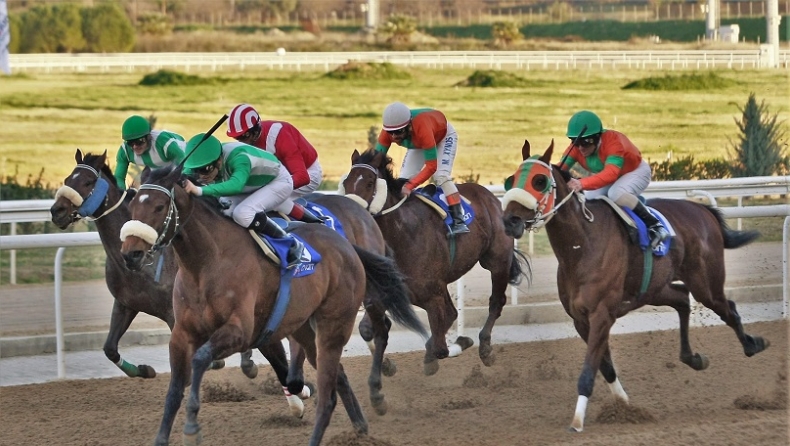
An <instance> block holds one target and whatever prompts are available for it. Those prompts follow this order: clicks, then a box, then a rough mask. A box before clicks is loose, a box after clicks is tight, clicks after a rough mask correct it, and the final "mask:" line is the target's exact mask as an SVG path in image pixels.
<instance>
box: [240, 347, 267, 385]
mask: <svg viewBox="0 0 790 446" xmlns="http://www.w3.org/2000/svg"><path fill="white" fill-rule="evenodd" d="M261 354H263V352H261ZM264 356H266V355H264ZM267 359H268V358H267ZM270 362H271V361H270ZM241 371H242V373H244V375H245V376H246V377H247V378H249V379H255V377H256V376H258V364H255V361H253V360H252V350H247V351H246V352H244V353H242V354H241Z"/></svg>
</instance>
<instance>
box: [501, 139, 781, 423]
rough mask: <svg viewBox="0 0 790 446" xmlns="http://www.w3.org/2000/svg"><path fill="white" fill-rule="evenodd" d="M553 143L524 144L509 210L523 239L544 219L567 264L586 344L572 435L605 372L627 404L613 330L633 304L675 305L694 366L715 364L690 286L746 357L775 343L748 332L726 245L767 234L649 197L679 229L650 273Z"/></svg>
mask: <svg viewBox="0 0 790 446" xmlns="http://www.w3.org/2000/svg"><path fill="white" fill-rule="evenodd" d="M553 149H554V141H552V143H551V145H550V146H549V148H548V149H547V150H546V151H545V153H544V154H543V155H542V156H540V155H535V156H532V157H530V147H529V142H527V141H525V142H524V147H523V148H522V152H521V153H522V157H523V160H524V162H523V163H522V164H521V165H520V167H519V168H518V170H517V171H516V173H515V174H514V175H513V176H511V177H509V178H508V180H507V181H506V182H505V186H506V189H507V188H510V186H511V185H512V186H513V187H512V188H510V190H509V191H508V192H507V193H506V194H505V196H504V198H503V203H502V206H503V208H504V209H505V220H504V221H505V226H506V227H507V230H508V233H510V234H512V235H514V236H516V237H521V236H522V234H523V233H524V230H525V229H527V230H532V229H537V228H540V227H542V226H544V225H545V227H546V234H547V235H548V237H549V242H550V243H551V247H552V249H553V250H554V254H555V255H556V256H557V259H558V260H559V267H558V269H557V287H558V289H559V297H560V301H561V302H562V306H563V307H564V308H565V312H567V313H568V315H569V316H571V318H573V324H574V326H575V327H576V331H577V332H578V333H579V336H581V337H582V339H584V341H585V342H586V343H587V354H586V355H585V357H584V364H583V366H582V371H581V375H580V376H579V381H578V392H579V396H578V400H577V402H576V411H575V413H574V416H573V421H572V422H571V425H570V430H571V431H575V432H581V431H582V429H583V428H584V415H585V412H586V408H587V401H588V399H589V397H590V395H592V391H593V384H594V383H595V375H596V370H600V371H601V374H602V375H603V377H604V379H606V382H607V383H608V384H609V387H610V390H611V391H612V393H613V394H614V395H615V397H617V398H619V399H621V400H623V401H625V402H628V395H627V394H626V393H625V391H624V390H623V387H622V385H621V384H620V380H619V378H618V377H617V372H616V370H615V367H614V363H613V362H612V355H611V351H610V349H609V330H610V329H611V328H612V325H614V323H615V321H616V320H617V318H619V317H622V316H624V315H626V314H627V313H628V312H630V311H632V310H635V309H637V308H640V307H642V306H644V305H653V306H670V307H672V308H674V309H675V310H676V311H677V313H678V316H679V317H680V360H681V361H682V362H683V363H684V364H687V365H688V366H690V367H691V368H692V369H694V370H703V369H705V368H707V367H708V362H709V361H708V358H707V357H705V356H704V355H701V354H699V353H694V352H693V351H692V350H691V345H690V344H689V314H690V312H691V306H690V302H689V292H690V293H691V294H692V295H693V296H694V299H696V300H697V302H700V303H701V304H703V305H705V306H706V307H708V308H710V309H711V310H713V311H714V312H715V313H716V314H717V315H719V317H721V319H722V320H723V321H724V322H725V323H726V324H727V325H729V326H730V327H732V329H733V330H735V334H736V335H737V336H738V340H739V341H740V342H741V344H742V346H743V351H744V353H745V354H746V356H752V355H754V354H756V353H759V352H761V351H763V350H764V349H765V348H766V347H768V345H769V342H768V341H767V340H765V339H763V338H761V337H759V336H751V335H748V334H746V333H744V331H743V326H742V325H741V317H740V316H739V315H738V312H737V311H736V308H735V303H734V302H732V301H731V300H727V298H726V297H725V295H724V249H733V248H738V247H740V246H743V245H746V244H748V243H750V242H752V241H753V240H754V239H756V238H757V237H758V236H759V233H757V232H756V231H748V232H747V231H733V230H731V229H729V228H728V227H727V224H726V223H725V221H724V219H723V218H722V215H721V213H720V212H719V211H718V210H716V209H714V208H711V207H708V206H705V205H702V204H699V203H695V202H692V201H687V200H667V199H654V200H650V201H648V205H649V206H650V207H652V208H654V209H656V210H658V211H659V212H660V213H661V214H663V215H664V216H665V217H666V219H667V220H668V221H669V223H670V224H671V226H672V228H673V229H674V231H675V232H676V235H675V236H674V237H673V238H672V239H671V242H670V249H669V252H668V253H667V254H666V255H664V256H662V257H655V258H654V259H650V258H649V257H648V259H650V260H651V261H652V273H651V274H649V275H648V274H646V272H645V271H646V268H645V264H646V263H647V262H646V261H645V254H644V252H643V251H642V249H641V248H640V247H639V246H638V245H637V244H633V243H631V242H630V241H629V240H630V239H629V235H628V233H627V231H626V229H625V226H624V225H623V223H622V222H621V221H620V219H619V217H618V216H617V215H616V214H615V211H614V210H613V209H612V208H611V207H610V206H609V205H608V204H606V203H604V202H603V201H601V200H590V201H586V202H585V200H584V196H583V195H582V194H578V193H576V192H572V191H571V189H570V188H569V187H568V185H567V181H568V180H570V175H569V174H568V173H567V172H564V171H561V170H560V169H559V168H557V167H556V166H552V165H551V155H552V151H553ZM650 255H651V256H652V255H653V253H652V251H651V253H650ZM647 264H648V265H649V263H647ZM647 271H650V267H648V268H647ZM646 279H649V282H648V281H647V280H646Z"/></svg>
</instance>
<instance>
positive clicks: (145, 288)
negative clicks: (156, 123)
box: [50, 150, 312, 417]
mask: <svg viewBox="0 0 790 446" xmlns="http://www.w3.org/2000/svg"><path fill="white" fill-rule="evenodd" d="M74 157H75V160H76V162H77V165H76V167H75V168H74V170H73V171H72V172H71V174H69V176H67V177H66V179H65V180H64V182H63V184H64V185H63V187H61V188H60V189H59V190H58V192H57V194H56V198H55V203H54V204H53V205H52V208H51V209H50V213H51V214H52V222H53V223H54V224H55V225H57V226H58V227H59V228H60V229H66V228H67V227H68V226H69V225H71V224H73V223H75V222H77V221H79V220H81V219H83V218H85V219H86V220H89V221H94V222H95V223H96V229H97V231H98V233H99V237H100V238H101V241H102V245H103V246H104V251H105V254H106V255H107V260H106V262H105V279H106V282H107V288H108V289H109V291H110V293H111V294H112V295H113V297H114V298H115V301H114V302H113V309H112V316H111V318H110V330H109V332H108V333H107V339H106V340H105V342H104V354H105V356H107V359H109V360H110V361H112V363H113V364H116V365H117V366H118V368H120V369H121V370H122V371H123V372H124V373H125V374H126V375H127V376H130V377H140V378H153V377H155V376H156V371H155V370H154V368H153V367H151V366H149V365H145V364H131V363H129V362H127V361H126V360H125V359H123V358H122V357H121V355H120V353H119V352H118V342H119V341H120V339H121V337H122V336H123V335H124V333H126V330H128V329H129V325H130V324H131V323H132V321H133V320H134V318H135V317H136V316H137V314H138V313H140V312H143V313H146V314H150V315H151V316H154V317H156V318H158V319H160V320H162V321H164V322H165V323H167V325H168V327H170V329H171V330H172V329H173V324H174V323H175V317H174V314H173V281H174V279H175V276H176V271H177V269H178V265H177V263H176V258H175V253H174V252H173V249H172V248H171V247H169V246H168V247H165V248H164V249H163V250H162V251H161V253H160V256H159V258H158V259H157V260H158V261H157V263H156V265H155V266H152V265H145V266H144V267H143V268H141V269H140V270H139V271H130V270H128V269H127V268H126V265H125V263H124V259H123V257H122V256H121V240H120V239H119V238H118V234H119V233H120V230H121V227H122V226H123V225H124V224H125V223H126V222H127V221H129V220H130V219H131V214H130V212H129V202H130V201H131V200H132V197H133V192H131V193H130V192H129V191H122V190H120V189H118V187H117V186H116V182H115V178H114V177H113V174H112V170H111V169H110V167H109V166H108V165H107V153H106V152H105V153H104V154H102V155H92V154H87V155H85V156H84V158H83V154H82V152H81V151H80V150H77V151H76V153H75V155H74ZM262 353H263V355H264V356H265V357H266V359H267V360H268V361H269V363H270V364H271V365H272V368H273V369H274V371H275V373H276V374H277V377H278V379H279V380H280V383H281V384H282V385H283V386H284V387H285V386H286V376H287V374H288V362H287V359H286V356H285V351H284V349H283V347H282V344H280V343H274V344H272V345H271V346H265V347H264V349H263V351H262ZM251 356H252V353H251V352H245V353H244V354H243V355H242V362H241V369H242V371H243V372H244V374H246V375H247V376H248V377H250V378H254V377H255V376H256V375H257V374H258V368H257V365H256V364H255V362H254V361H253V360H252V359H251ZM223 365H224V362H223V361H216V362H215V363H214V364H212V368H214V369H216V368H221V367H222V366H223ZM291 387H292V388H293V389H301V388H302V387H301V386H297V387H294V386H293V385H292V386H291ZM311 387H312V384H308V388H311ZM303 392H304V393H303ZM309 392H310V390H304V391H299V390H295V392H294V395H302V396H307V395H309ZM289 393H290V392H288V393H286V396H287V399H288V404H289V406H291V409H292V411H293V413H294V415H296V416H300V417H301V415H302V414H303V412H304V405H303V403H302V402H301V400H300V399H299V398H298V397H295V396H291V397H288V395H289Z"/></svg>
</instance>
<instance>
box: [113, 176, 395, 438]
mask: <svg viewBox="0 0 790 446" xmlns="http://www.w3.org/2000/svg"><path fill="white" fill-rule="evenodd" d="M181 180H182V176H181V170H180V169H178V168H176V169H159V170H157V171H153V172H152V173H151V175H150V176H149V178H148V180H147V182H146V184H144V185H143V186H141V188H140V192H139V193H138V194H137V196H136V197H135V199H134V200H133V202H132V204H131V206H130V209H131V212H132V217H133V219H134V220H133V221H131V222H129V223H127V224H126V225H124V227H123V228H122V231H121V238H123V239H125V240H124V242H123V244H122V248H121V251H122V253H123V254H124V259H125V261H126V264H127V266H129V267H132V268H139V267H140V266H141V265H142V263H143V262H144V261H145V258H146V257H148V255H149V254H150V252H151V250H153V249H156V247H157V246H161V245H164V244H172V246H173V247H174V249H175V252H176V257H177V259H178V264H179V270H178V273H177V276H176V280H175V285H174V289H173V301H174V311H175V313H176V323H175V326H174V327H173V334H172V336H171V339H170V364H171V369H172V376H171V381H170V386H169V389H168V392H167V398H166V401H165V411H164V416H163V419H162V423H161V426H160V429H159V434H158V435H157V438H156V442H155V444H157V445H165V444H168V441H169V437H170V431H171V430H172V426H173V422H174V419H175V415H176V413H177V411H178V409H179V407H180V405H181V400H182V399H183V395H184V388H185V386H186V385H187V383H188V382H190V381H191V388H190V394H189V398H188V400H187V408H186V425H185V427H184V438H185V441H190V442H199V438H200V426H199V424H198V421H197V413H198V411H199V409H200V398H199V391H200V383H201V381H202V378H203V374H204V373H205V371H206V370H207V368H208V365H209V364H210V362H211V361H212V360H214V359H220V358H223V357H226V356H228V355H230V354H232V353H235V352H238V351H245V350H247V349H249V348H254V347H259V345H258V343H259V342H260V341H259V339H260V338H259V336H260V333H261V331H262V330H263V329H264V325H265V324H266V323H267V320H268V318H269V316H270V315H271V314H272V311H273V307H274V305H275V300H276V295H277V292H278V288H279V283H280V274H281V272H280V268H279V266H276V265H274V264H273V263H271V262H269V261H268V260H265V259H264V257H263V255H262V254H261V253H260V249H259V248H258V246H257V245H256V244H255V243H254V241H252V240H251V237H250V235H249V233H248V231H247V230H245V229H243V228H241V227H239V226H238V225H237V224H236V223H235V222H233V221H232V220H230V219H228V218H226V217H224V216H223V215H222V214H221V213H220V212H219V211H218V209H217V208H216V206H213V205H212V204H209V200H206V199H195V198H192V197H191V196H190V195H189V194H187V193H186V192H185V191H184V190H183V189H182V188H181V187H180V186H179V183H180V181H181ZM293 233H294V234H296V235H298V236H299V237H300V238H302V239H303V240H305V241H306V242H307V243H308V244H310V245H311V246H312V247H313V248H315V249H316V251H318V252H319V253H320V254H321V256H322V260H321V262H320V263H318V264H317V265H316V266H315V269H314V272H313V273H312V274H310V275H307V276H305V277H299V278H294V279H293V281H292V283H291V302H290V304H289V305H288V307H287V310H286V312H285V314H284V316H283V319H282V322H281V323H280V324H279V326H278V328H276V330H275V331H274V332H273V333H272V335H271V338H270V339H271V340H272V341H274V340H280V339H282V338H284V337H285V336H289V335H290V336H292V337H293V338H294V339H296V341H297V342H298V343H299V345H300V346H301V347H302V348H304V351H305V353H306V356H307V360H308V361H309V362H310V364H311V365H313V366H314V367H315V368H316V369H317V375H318V383H317V384H318V397H317V409H316V420H315V426H314V429H313V434H312V436H311V438H310V444H311V445H317V444H319V443H320V441H321V439H322V437H323V434H324V431H325V429H326V427H327V425H328V424H329V420H330V417H331V415H332V412H333V410H334V407H335V405H336V403H337V394H336V392H337V393H339V394H340V397H341V399H342V400H343V405H344V407H345V409H346V412H347V413H348V415H349V417H350V418H351V421H352V424H353V425H354V428H355V430H356V431H357V432H358V433H365V432H367V422H366V421H365V418H364V415H363V413H362V410H361V408H360V406H359V403H358V401H357V399H356V397H355V396H354V393H353V391H352V389H351V387H350V385H349V382H348V379H347V377H346V375H345V373H344V372H343V367H342V365H341V364H340V356H341V354H342V352H343V347H344V346H345V344H346V343H347V342H348V340H349V338H350V336H351V333H352V331H353V328H354V323H355V319H356V314H357V311H358V309H359V307H360V305H361V304H362V302H363V300H364V299H365V296H366V294H367V293H371V295H377V296H389V299H383V301H384V304H383V305H384V306H385V307H386V308H387V310H388V311H390V314H391V315H393V317H395V314H400V313H401V312H402V311H404V310H403V308H407V309H410V306H409V303H408V300H407V299H406V298H405V296H406V291H405V290H404V289H403V288H404V285H403V278H402V276H401V275H400V273H399V272H398V271H397V269H396V268H395V264H394V262H393V261H391V260H389V259H387V258H385V257H382V256H379V255H377V254H374V253H371V252H369V251H365V250H364V249H362V248H358V247H354V246H353V245H351V244H350V243H349V242H348V241H347V240H345V239H344V238H343V237H342V236H340V235H339V234H338V233H337V232H335V231H333V230H331V229H329V228H328V227H326V226H324V225H319V224H304V225H300V226H298V227H297V228H295V229H294V230H293ZM217 234H221V236H217ZM371 288H374V289H375V293H373V292H372V291H371V290H370V289H371ZM398 301H399V302H398ZM393 306H400V308H401V310H398V309H395V308H393ZM190 375H191V377H190Z"/></svg>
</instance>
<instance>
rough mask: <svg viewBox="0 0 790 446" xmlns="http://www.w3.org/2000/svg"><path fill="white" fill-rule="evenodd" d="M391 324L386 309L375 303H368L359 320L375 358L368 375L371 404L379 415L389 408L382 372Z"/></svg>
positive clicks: (362, 334) (392, 365)
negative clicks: (383, 390) (382, 391)
mask: <svg viewBox="0 0 790 446" xmlns="http://www.w3.org/2000/svg"><path fill="white" fill-rule="evenodd" d="M391 326H392V322H391V321H390V320H389V318H387V315H386V314H385V313H384V311H382V310H381V309H380V308H378V306H377V305H375V304H373V303H371V304H369V305H368V304H367V303H366V305H365V315H364V316H363V317H362V320H361V321H360V322H359V333H360V335H361V336H362V339H364V340H365V342H367V344H368V347H369V348H370V353H371V355H372V358H373V361H372V364H371V367H370V375H368V388H369V390H370V404H371V405H372V406H373V409H374V410H375V411H376V414H378V415H385V414H386V413H387V408H388V407H387V401H386V400H385V399H384V394H383V393H381V388H382V382H381V374H382V373H383V371H384V362H385V358H384V351H385V350H386V349H387V342H388V340H389V330H390V327H391ZM390 367H394V364H390ZM390 372H391V374H390V375H388V376H392V374H394V370H392V369H390Z"/></svg>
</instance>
